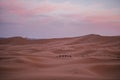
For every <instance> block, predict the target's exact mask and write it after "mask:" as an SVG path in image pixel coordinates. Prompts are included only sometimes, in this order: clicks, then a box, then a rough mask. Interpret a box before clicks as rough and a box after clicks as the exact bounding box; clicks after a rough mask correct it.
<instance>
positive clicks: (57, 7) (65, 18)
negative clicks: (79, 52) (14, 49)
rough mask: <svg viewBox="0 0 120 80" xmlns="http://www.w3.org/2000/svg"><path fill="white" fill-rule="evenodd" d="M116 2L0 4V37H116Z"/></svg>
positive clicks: (17, 0)
mask: <svg viewBox="0 0 120 80" xmlns="http://www.w3.org/2000/svg"><path fill="white" fill-rule="evenodd" d="M119 4H120V0H0V37H14V36H23V37H28V38H61V37H75V36H82V35H88V34H99V35H105V36H116V35H117V36H118V35H120V5H119Z"/></svg>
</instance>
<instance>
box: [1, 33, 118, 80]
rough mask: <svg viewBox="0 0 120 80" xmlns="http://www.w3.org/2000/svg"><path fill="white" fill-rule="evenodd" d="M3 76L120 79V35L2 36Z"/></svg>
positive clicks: (37, 79)
mask: <svg viewBox="0 0 120 80" xmlns="http://www.w3.org/2000/svg"><path fill="white" fill-rule="evenodd" d="M0 80H120V36H109V37H108V36H100V35H93V34H92V35H86V36H81V37H74V38H60V39H42V40H41V39H38V40H37V39H27V38H22V37H13V38H1V39H0Z"/></svg>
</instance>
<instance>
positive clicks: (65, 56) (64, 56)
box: [58, 55, 72, 58]
mask: <svg viewBox="0 0 120 80" xmlns="http://www.w3.org/2000/svg"><path fill="white" fill-rule="evenodd" d="M58 57H59V58H67V57H69V58H71V57H72V56H71V55H59V56H58Z"/></svg>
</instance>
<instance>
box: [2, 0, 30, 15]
mask: <svg viewBox="0 0 120 80" xmlns="http://www.w3.org/2000/svg"><path fill="white" fill-rule="evenodd" d="M0 7H1V8H2V10H4V11H6V13H11V14H17V15H19V16H21V15H22V16H23V15H29V13H28V12H29V11H28V10H27V9H26V8H25V4H24V3H22V2H20V1H18V0H9V1H1V2H0Z"/></svg>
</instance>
